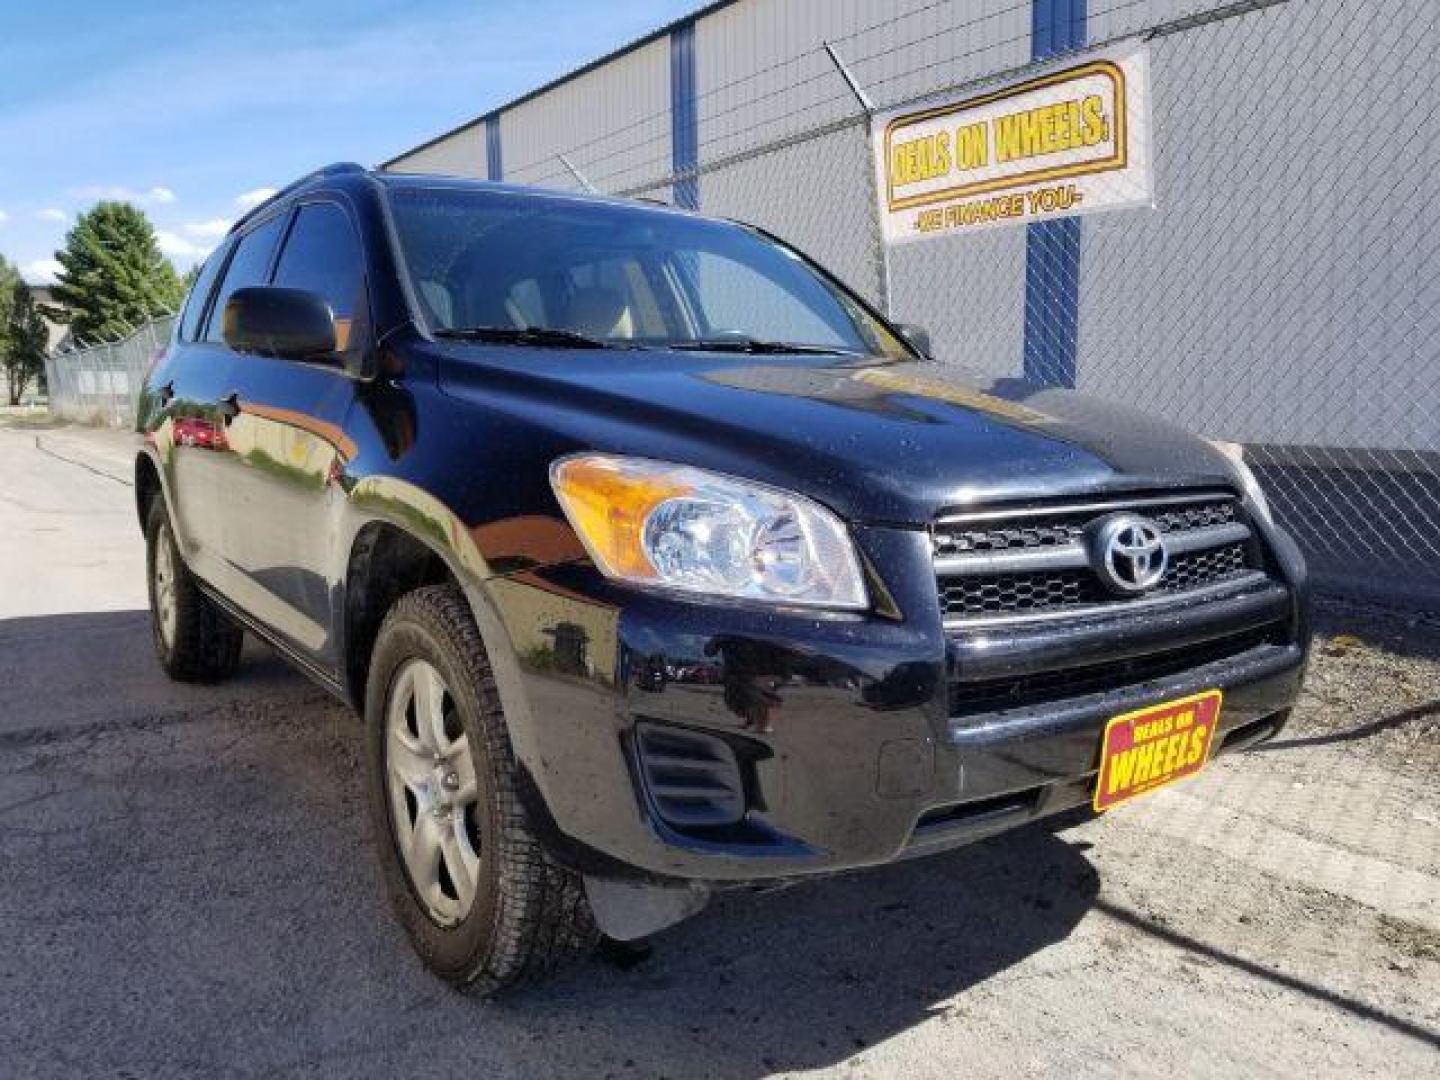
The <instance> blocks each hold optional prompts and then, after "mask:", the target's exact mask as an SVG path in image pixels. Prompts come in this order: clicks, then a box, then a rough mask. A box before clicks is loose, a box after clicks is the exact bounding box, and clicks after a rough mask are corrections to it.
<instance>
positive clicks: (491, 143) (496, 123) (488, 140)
mask: <svg viewBox="0 0 1440 1080" xmlns="http://www.w3.org/2000/svg"><path fill="white" fill-rule="evenodd" d="M485 177H486V179H487V180H496V181H498V180H504V179H505V161H504V159H503V158H502V157H501V155H500V114H499V113H491V114H490V115H489V116H487V117H486V118H485Z"/></svg>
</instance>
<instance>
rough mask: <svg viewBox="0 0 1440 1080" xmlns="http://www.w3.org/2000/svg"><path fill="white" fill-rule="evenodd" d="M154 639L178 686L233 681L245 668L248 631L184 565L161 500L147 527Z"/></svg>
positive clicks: (157, 500)
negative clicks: (242, 655) (202, 588)
mask: <svg viewBox="0 0 1440 1080" xmlns="http://www.w3.org/2000/svg"><path fill="white" fill-rule="evenodd" d="M145 579H146V584H147V587H148V589H149V594H150V636H151V639H152V640H153V641H154V643H155V656H156V658H157V659H159V661H160V666H161V667H162V668H164V669H165V674H167V675H169V676H170V678H172V679H174V680H176V681H177V682H193V683H214V682H220V681H221V680H223V679H228V678H229V677H230V676H231V675H233V674H234V673H235V669H236V667H238V666H239V664H240V647H241V646H242V645H243V644H244V643H245V632H244V631H243V630H242V629H240V627H238V626H236V625H235V623H233V622H232V621H231V620H230V617H229V616H228V615H226V614H225V613H224V612H223V611H221V610H220V609H219V608H218V607H216V606H215V604H214V603H213V602H211V600H210V599H209V598H208V597H207V596H206V595H205V594H204V593H202V592H201V591H200V587H199V585H198V584H197V583H196V581H195V576H194V575H193V574H191V573H190V571H189V569H188V568H187V567H186V566H185V561H184V559H183V558H181V555H180V548H179V546H178V545H177V544H176V543H175V532H174V530H173V529H172V528H171V525H170V516H169V514H167V513H166V511H165V500H164V499H163V498H160V497H159V496H156V498H155V499H154V500H153V501H152V502H151V504H150V514H149V517H148V518H147V519H146V523H145Z"/></svg>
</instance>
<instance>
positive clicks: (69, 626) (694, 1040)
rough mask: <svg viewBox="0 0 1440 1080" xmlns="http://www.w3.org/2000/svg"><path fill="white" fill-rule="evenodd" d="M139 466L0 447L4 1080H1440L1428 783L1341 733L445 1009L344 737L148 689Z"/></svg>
mask: <svg viewBox="0 0 1440 1080" xmlns="http://www.w3.org/2000/svg"><path fill="white" fill-rule="evenodd" d="M132 452H133V444H132V443H131V442H130V441H129V437H128V436H124V435H116V434H115V433H110V432H101V433H96V432H89V431H84V430H78V429H61V430H36V429H34V428H24V429H4V428H0V1077H5V1078H10V1077H16V1078H19V1077H32V1076H34V1077H40V1076H43V1077H75V1076H105V1077H171V1076H176V1077H178V1076H186V1077H188V1076H205V1077H227V1076H257V1075H326V1076H331V1075H334V1076H376V1077H383V1076H397V1075H405V1076H409V1077H431V1076H434V1077H449V1076H454V1077H461V1076H464V1077H486V1078H504V1077H560V1076H597V1077H603V1076H616V1077H630V1076H635V1077H660V1076H664V1077H675V1078H681V1077H709V1076H713V1077H727V1078H729V1077H736V1078H752V1077H755V1078H758V1077H766V1076H772V1075H795V1074H804V1075H806V1076H812V1075H815V1076H846V1077H851V1076H864V1077H869V1076H875V1077H891V1076H904V1077H905V1078H906V1080H922V1078H926V1077H957V1076H1031V1075H1040V1076H1057V1077H1058V1076H1064V1077H1067V1078H1069V1077H1074V1076H1087V1077H1093V1076H1162V1075H1164V1076H1174V1075H1182V1076H1192V1075H1194V1076H1216V1077H1220V1076H1225V1077H1230V1076H1235V1075H1245V1076H1251V1075H1262V1076H1263V1075H1273V1076H1295V1075H1306V1074H1308V1075H1311V1076H1330V1075H1341V1074H1344V1075H1355V1074H1357V1073H1358V1074H1364V1075H1382V1074H1383V1075H1387V1076H1393V1077H1406V1076H1416V1077H1418V1076H1434V1075H1436V1074H1437V1071H1440V790H1437V788H1440V785H1437V784H1436V782H1435V780H1436V775H1435V770H1434V764H1433V759H1432V758H1431V757H1429V756H1428V755H1427V754H1426V753H1423V752H1419V751H1417V750H1416V745H1417V744H1415V743H1414V742H1411V743H1407V744H1405V748H1404V749H1403V750H1396V749H1395V748H1394V747H1393V746H1390V745H1389V744H1376V743H1375V742H1374V740H1371V739H1370V738H1369V736H1368V732H1367V731H1366V730H1364V729H1362V727H1361V726H1350V727H1346V728H1344V729H1343V730H1339V731H1336V730H1332V728H1333V725H1332V727H1331V728H1326V727H1324V726H1323V725H1322V726H1317V727H1316V728H1315V729H1314V731H1313V733H1312V734H1310V735H1308V736H1307V731H1309V730H1310V729H1308V728H1304V727H1302V728H1300V729H1299V730H1297V731H1296V732H1295V733H1293V735H1287V737H1286V740H1285V741H1284V742H1283V743H1282V744H1280V745H1277V746H1276V747H1274V748H1272V749H1270V750H1267V751H1257V752H1254V753H1250V754H1244V755H1240V756H1238V757H1236V758H1233V759H1230V760H1226V761H1221V762H1217V763H1216V764H1215V765H1214V766H1213V767H1212V768H1211V769H1209V770H1207V771H1206V772H1205V773H1204V774H1202V775H1201V776H1199V777H1197V778H1195V779H1193V780H1191V781H1187V782H1186V783H1185V784H1184V785H1183V786H1179V787H1177V788H1176V789H1174V790H1173V791H1168V792H1164V793H1160V794H1157V795H1155V796H1153V797H1151V798H1147V799H1145V800H1142V801H1140V802H1137V803H1136V804H1134V805H1132V806H1128V807H1125V808H1122V809H1120V810H1117V811H1115V812H1114V813H1112V814H1111V815H1108V816H1107V817H1106V818H1104V819H1102V820H1100V821H1097V822H1094V823H1091V824H1087V825H1085V826H1082V827H1080V828H1079V829H1075V830H1072V831H1070V832H1068V833H1065V834H1060V835H1056V834H1052V833H1051V832H1049V831H1045V830H1028V831H1024V832H1020V833H1017V834H1013V835H1010V836H1007V837H1002V838H999V839H997V840H994V841H991V842H987V843H984V844H980V845H977V846H975V847H972V848H969V849H966V850H963V851H959V852H955V853H952V854H949V855H943V856H938V857H935V858H932V859H928V860H923V861H917V862H913V863H908V864H904V865H898V866H894V867H889V868H883V869H879V870H875V871H870V872H867V873H863V874H857V875H853V876H849V877H845V878H837V879H831V880H827V881H821V882H814V883H809V884H805V885H801V886H797V887H794V888H791V889H787V890H783V891H779V892H773V893H767V894H763V895H760V894H731V895H726V896H725V897H723V898H721V899H720V900H719V901H717V902H716V903H715V904H714V905H713V906H712V907H711V909H710V910H709V911H708V912H706V913H705V914H703V915H702V916H701V917H699V918H698V919H695V920H693V921H691V922H689V923H686V924H684V925H682V926H680V927H677V928H674V929H673V930H670V931H668V932H666V933H664V934H662V935H660V936H659V937H658V938H657V939H656V941H655V951H654V954H653V955H652V956H651V957H650V958H649V959H648V960H646V961H644V962H642V963H640V964H639V965H638V966H635V967H632V968H629V969H621V968H620V967H616V966H613V965H611V964H607V963H605V962H604V961H601V960H595V961H593V962H591V963H589V964H587V965H585V966H583V967H582V968H580V969H579V970H578V971H576V972H575V973H574V974H573V975H571V976H569V977H567V978H566V979H564V980H562V981H560V982H558V983H556V984H554V985H552V986H550V987H547V988H544V989H542V990H539V991H535V992H532V993H530V994H527V995H525V996H522V997H518V998H514V999H511V1000H507V1001H505V1002H502V1003H498V1004H495V1003H486V1002H483V1001H476V1000H473V999H470V998H467V997H464V996H461V995H459V994H456V993H454V992H452V991H451V990H449V989H448V988H446V987H445V986H444V985H442V984H440V983H438V982H437V981H435V980H434V979H432V978H431V977H430V976H429V975H428V974H426V972H425V971H424V970H423V969H422V968H421V966H420V964H419V962H418V961H417V960H416V959H415V958H414V957H413V955H412V954H411V952H410V949H409V946H408V944H407V943H406V941H405V940H404V938H403V936H402V934H401V932H400V930H399V928H398V927H397V925H396V924H395V923H394V921H393V920H392V919H391V917H390V913H389V911H388V910H387V907H386V904H385V901H384V899H383V897H382V894H381V886H380V880H379V875H378V873H377V871H376V869H375V866H374V862H373V858H372V855H371V850H370V847H371V837H370V835H369V826H368V822H367V820H366V818H365V813H364V805H363V800H362V791H361V776H360V738H359V727H358V724H357V722H356V721H355V719H354V718H353V717H352V716H351V715H350V714H349V713H348V712H347V711H346V710H345V709H343V708H342V707H340V706H339V705H336V704H334V703H333V702H331V701H330V700H329V699H328V698H327V697H326V696H325V695H324V694H323V693H321V692H319V691H317V690H314V689H313V688H311V686H310V685H309V684H308V683H306V682H305V681H304V680H302V679H301V678H300V677H298V676H296V675H294V674H292V673H291V672H290V671H289V670H288V669H287V668H285V667H284V666H283V665H282V664H281V663H280V662H279V661H278V660H276V659H275V658H274V657H273V656H272V655H271V654H270V653H268V651H266V650H265V649H263V648H262V647H259V646H257V645H253V644H252V645H249V646H247V651H246V654H245V661H244V665H243V668H242V670H241V672H240V673H239V675H238V676H237V677H236V678H235V679H234V680H232V681H231V682H229V683H227V684H225V685H224V686H220V687H212V688H194V687H180V686H176V685H174V684H171V683H169V682H168V681H166V679H165V678H164V676H163V675H162V674H161V673H160V671H159V669H158V667H157V666H156V665H155V663H154V660H153V657H152V655H151V651H150V640H149V630H148V626H147V622H146V618H147V617H146V615H145V613H144V610H143V606H144V587H143V550H142V547H141V538H140V532H139V529H138V526H137V524H136V521H135V513H134V507H133V490H132V488H131V487H130V473H129V462H130V456H131V454H132ZM1426 670H1428V669H1426ZM1433 690H1434V692H1433V693H1431V695H1430V696H1431V697H1432V698H1433V697H1434V696H1436V694H1440V687H1437V688H1433ZM1432 704H1433V703H1432ZM1308 707H1309V708H1311V709H1312V710H1314V711H1315V713H1316V715H1317V716H1318V715H1322V714H1324V712H1325V710H1326V709H1327V708H1329V707H1330V706H1328V705H1327V704H1326V702H1325V701H1323V700H1319V699H1317V700H1315V701H1313V702H1311V703H1309V706H1308ZM1419 707H1420V709H1421V710H1422V714H1423V709H1424V708H1425V707H1426V705H1425V702H1424V701H1420V702H1419ZM1397 715H1399V714H1397ZM1365 720H1366V721H1367V723H1369V724H1370V726H1371V727H1375V728H1376V730H1379V729H1380V728H1385V729H1387V730H1394V729H1396V728H1397V727H1400V726H1403V725H1404V724H1406V723H1408V722H1409V720H1408V719H1407V716H1403V715H1402V716H1400V718H1399V719H1398V720H1396V719H1394V717H1387V716H1381V715H1378V714H1377V715H1374V716H1368V717H1365ZM1347 723H1348V721H1347ZM1424 749H1426V748H1425V747H1421V750H1424Z"/></svg>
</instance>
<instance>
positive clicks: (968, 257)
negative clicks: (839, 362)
mask: <svg viewBox="0 0 1440 1080" xmlns="http://www.w3.org/2000/svg"><path fill="white" fill-rule="evenodd" d="M1133 35H1143V36H1145V37H1147V38H1148V39H1150V48H1151V83H1152V87H1151V91H1152V92H1151V113H1152V118H1153V126H1154V130H1155V133H1156V135H1155V144H1154V146H1153V148H1152V154H1153V160H1154V169H1155V190H1156V206H1155V208H1154V209H1149V210H1128V211H1121V212H1116V213H1111V214H1100V215H1089V216H1085V217H1083V218H1079V219H1070V220H1068V221H1050V222H1043V223H1039V224H1031V225H1029V226H1016V227H1009V228H997V229H992V230H989V231H984V232H979V233H972V234H969V235H964V236H958V237H950V238H945V239H939V240H931V241H927V242H925V243H920V244H913V245H907V246H903V247H900V248H898V249H895V250H894V251H893V252H892V254H891V258H890V275H889V279H888V284H889V301H890V306H891V310H892V312H893V314H894V315H895V316H896V317H897V318H899V319H902V320H905V321H912V322H918V323H922V324H924V325H926V326H927V327H929V328H930V330H931V331H932V334H933V336H934V340H935V343H936V347H937V348H936V352H937V356H938V357H939V358H940V359H941V360H944V361H948V362H953V363H958V364H962V365H964V366H966V367H968V368H971V369H973V370H976V371H978V372H980V373H983V374H986V375H989V376H992V377H1016V376H1025V377H1028V378H1031V379H1033V380H1037V381H1039V382H1042V383H1048V384H1051V385H1067V386H1078V387H1079V388H1080V389H1083V390H1086V391H1091V392H1094V393H1097V394H1100V395H1103V396H1106V397H1109V398H1113V399H1116V400H1119V401H1122V402H1125V403H1128V404H1133V405H1137V406H1140V407H1142V408H1144V409H1147V410H1150V411H1153V412H1159V413H1161V414H1163V415H1166V416H1168V417H1170V418H1171V419H1173V420H1176V421H1178V422H1179V423H1181V424H1183V425H1185V426H1187V427H1189V428H1191V429H1192V430H1197V431H1199V432H1201V433H1203V434H1206V435H1209V436H1212V437H1219V438H1226V439H1232V440H1236V441H1242V442H1245V443H1247V444H1250V445H1252V447H1254V450H1253V456H1254V457H1255V459H1256V460H1257V461H1258V462H1259V463H1260V464H1261V465H1262V466H1265V467H1267V469H1269V472H1268V474H1267V475H1269V476H1270V478H1271V480H1272V491H1273V492H1275V494H1276V495H1277V496H1278V502H1279V503H1280V504H1281V509H1282V513H1284V514H1285V515H1286V517H1287V520H1288V521H1289V522H1290V524H1291V525H1292V527H1294V528H1295V529H1296V530H1297V531H1298V532H1300V533H1301V534H1302V537H1303V538H1304V539H1305V542H1306V547H1307V550H1308V551H1309V552H1310V554H1311V556H1312V560H1313V561H1315V562H1317V563H1318V564H1319V565H1320V566H1321V567H1322V569H1325V568H1328V569H1330V570H1333V571H1334V572H1335V573H1336V574H1337V575H1339V576H1341V577H1347V576H1348V577H1350V578H1356V579H1358V578H1359V577H1363V576H1365V574H1366V573H1369V574H1370V576H1372V577H1373V576H1374V573H1373V570H1369V571H1367V570H1365V567H1366V565H1367V564H1373V563H1374V562H1376V561H1377V560H1390V561H1391V562H1392V563H1394V562H1396V561H1398V563H1399V564H1400V565H1402V566H1404V567H1411V568H1414V573H1413V574H1409V577H1408V578H1407V584H1406V586H1405V587H1406V588H1411V587H1412V585H1413V582H1414V581H1421V582H1423V584H1424V585H1425V587H1427V588H1430V589H1433V591H1434V593H1435V595H1436V596H1437V597H1440V535H1437V534H1440V478H1437V474H1440V464H1437V463H1440V361H1437V357H1436V351H1437V342H1440V278H1437V275H1435V273H1434V272H1433V271H1432V270H1431V269H1430V266H1431V263H1432V262H1433V259H1432V257H1431V252H1432V251H1433V250H1434V249H1435V247H1436V243H1435V241H1436V239H1437V235H1436V233H1437V226H1436V225H1435V224H1434V223H1433V216H1432V215H1431V213H1430V209H1429V203H1430V200H1429V197H1428V194H1427V192H1428V189H1429V186H1430V184H1431V183H1432V181H1431V180H1430V179H1429V178H1430V177H1433V176H1434V175H1435V174H1436V171H1437V167H1440V135H1437V133H1436V129H1435V124H1434V119H1433V118H1434V117H1435V116H1437V115H1440V78H1437V76H1440V61H1437V60H1436V57H1437V56H1440V4H1436V3H1435V2H1434V0H892V2H888V3H874V2H863V0H732V2H728V3H718V4H712V5H710V6H709V7H707V8H704V9H702V10H701V11H699V12H697V13H696V14H695V15H694V16H692V17H690V18H688V19H686V20H683V21H682V22H680V23H677V24H675V25H674V26H671V27H666V28H664V29H663V30H661V31H659V32H657V33H656V34H655V35H653V36H652V37H651V38H648V39H646V40H644V41H641V42H638V43H637V44H636V45H634V46H631V47H629V48H628V49H625V50H621V51H620V52H618V53H616V54H614V55H613V56H611V57H608V58H605V59H603V60H601V61H599V62H597V63H596V64H594V65H591V66H590V67H587V68H585V69H582V70H581V71H579V72H577V73H576V74H575V75H573V76H571V77H569V78H567V79H563V80H560V81H559V82H557V83H554V84H552V85H550V86H548V87H544V88H541V89H540V90H538V91H536V92H535V93H533V94H531V95H529V96H527V97H525V98H522V99H520V100H519V101H518V102H515V103H512V104H510V105H507V106H505V107H502V108H500V109H498V110H496V111H495V113H493V114H491V115H490V116H488V117H485V118H481V119H480V120H477V121H476V122H474V123H472V124H470V125H467V126H465V127H462V128H460V129H458V130H457V131H454V132H451V133H449V134H447V135H444V136H442V137H440V138H439V139H436V140H434V141H432V142H431V143H429V144H426V145H425V146H423V147H420V148H418V149H416V150H414V151H411V152H409V153H407V154H404V155H402V156H400V157H399V158H396V159H395V160H393V161H391V162H388V163H386V166H385V167H386V168H391V169H396V170H405V171H419V172H449V173H458V174H461V175H470V176H477V177H487V178H490V179H504V180H506V181H514V182H519V183H527V184H537V185H542V186H549V187H556V188H565V189H575V188H577V187H579V186H580V183H579V181H578V180H577V179H576V178H575V176H574V175H573V173H572V171H571V169H570V168H569V167H568V166H567V165H566V164H565V163H563V162H562V161H561V159H560V155H561V154H563V155H564V156H565V158H567V159H568V161H569V163H570V165H573V167H574V168H575V169H576V170H578V171H579V172H580V173H581V174H583V175H584V176H585V177H586V178H587V179H588V180H589V182H590V183H591V184H593V185H594V186H595V187H596V188H597V189H599V190H602V191H607V192H617V193H626V194H645V195H648V196H654V197H660V198H665V199H668V200H673V201H676V202H678V203H680V204H682V205H690V206H697V207H698V208H699V209H701V210H703V211H705V212H707V213H714V214H721V215H727V216H732V217H736V218H740V219H743V220H747V221H751V222H754V223H756V224H759V225H762V226H764V227H766V228H769V229H771V230H773V231H775V232H777V233H778V234H780V235H782V236H784V237H786V238H787V239H789V240H791V241H792V242H794V243H795V244H797V245H798V246H799V247H801V248H803V249H804V250H806V251H808V252H809V253H811V254H812V255H814V256H816V257H817V258H819V259H820V260H821V261H823V262H824V263H826V265H827V266H829V267H830V268H831V269H833V270H834V271H835V272H836V273H837V274H838V275H839V276H840V277H842V278H843V279H845V280H846V281H848V282H849V283H850V284H851V285H852V286H853V287H855V288H857V289H858V290H859V291H861V292H863V293H865V294H866V295H868V296H870V297H871V298H880V297H881V294H882V291H883V287H884V283H885V280H886V279H885V278H884V277H883V275H882V265H883V264H882V261H881V256H880V248H879V246H878V243H877V240H876V232H875V226H874V220H875V213H874V208H873V202H874V199H873V194H872V189H871V186H870V185H871V179H870V174H869V169H870V158H869V149H868V127H867V125H866V122H865V117H864V115H863V113H862V111H861V109H860V105H859V103H858V102H857V99H856V98H855V96H854V95H853V94H852V93H851V92H850V89H849V88H848V87H847V85H846V83H845V81H844V80H843V78H842V77H841V75H840V73H839V71H838V70H837V68H836V67H835V65H834V64H833V63H832V62H831V59H830V57H829V56H828V55H827V53H826V51H825V43H827V42H829V43H831V44H832V45H833V46H834V48H835V50H836V52H837V53H838V55H839V56H840V57H841V58H842V59H843V60H844V61H845V63H846V65H847V66H848V67H849V68H850V70H851V71H852V72H853V74H854V75H855V77H856V79H857V80H858V82H859V83H860V84H861V86H862V87H863V88H864V89H865V91H866V92H867V93H868V94H869V96H870V97H871V98H872V99H873V101H874V103H875V105H876V106H877V107H879V108H887V107H891V106H894V105H899V104H903V103H909V102H911V101H914V100H917V99H919V98H922V97H924V96H926V95H928V94H932V93H936V92H938V91H948V90H954V89H956V88H962V87H963V88H971V87H973V88H980V87H983V86H985V85H986V83H987V81H990V82H993V81H995V80H996V79H1002V78H1009V77H1013V76H1015V75H1016V74H1018V73H1021V72H1023V71H1024V70H1025V69H1026V67H1027V65H1033V64H1036V63H1039V62H1043V61H1044V60H1046V59H1047V58H1048V57H1051V56H1055V55H1060V54H1064V53H1066V52H1069V51H1073V50H1076V49H1082V48H1084V47H1086V46H1091V45H1098V44H1101V43H1105V42H1111V41H1115V40H1118V39H1121V38H1125V37H1129V36H1133ZM1425 118H1429V120H1428V122H1427V121H1426V120H1425ZM1381 516H1383V518H1384V520H1385V522H1386V525H1385V529H1386V530H1389V531H1388V533H1386V532H1385V530H1382V529H1380V528H1379V527H1377V526H1375V524H1374V522H1375V520H1376V519H1377V518H1380V517H1381ZM1407 573H1408V571H1407Z"/></svg>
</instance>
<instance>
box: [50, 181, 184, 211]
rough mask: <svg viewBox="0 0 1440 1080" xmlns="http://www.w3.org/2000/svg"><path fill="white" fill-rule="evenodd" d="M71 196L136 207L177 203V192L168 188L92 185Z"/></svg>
mask: <svg viewBox="0 0 1440 1080" xmlns="http://www.w3.org/2000/svg"><path fill="white" fill-rule="evenodd" d="M70 194H72V195H74V196H75V197H76V198H77V199H105V200H108V201H110V202H128V203H134V204H135V205H136V206H165V205H168V204H169V203H173V202H175V201H176V199H177V197H178V196H176V194H175V192H173V191H171V190H170V189H169V188H167V187H152V188H145V189H143V190H141V189H138V188H128V187H122V186H120V185H115V184H111V185H104V184H91V185H89V186H88V187H81V188H74V189H73V190H72V191H71V192H70Z"/></svg>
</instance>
